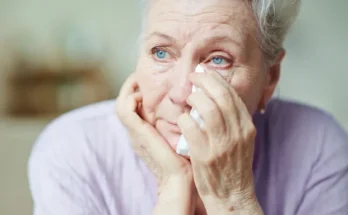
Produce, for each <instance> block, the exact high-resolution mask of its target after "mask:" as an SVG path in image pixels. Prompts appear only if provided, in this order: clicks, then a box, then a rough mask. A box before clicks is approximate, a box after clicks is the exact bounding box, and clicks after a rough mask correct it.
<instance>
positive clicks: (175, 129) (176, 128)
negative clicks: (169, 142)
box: [166, 121, 181, 134]
mask: <svg viewBox="0 0 348 215" xmlns="http://www.w3.org/2000/svg"><path fill="white" fill-rule="evenodd" d="M166 122H167V124H168V126H169V129H170V131H171V132H173V133H176V134H181V130H180V128H179V126H178V124H176V123H175V122H170V121H166Z"/></svg>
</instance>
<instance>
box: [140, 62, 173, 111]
mask: <svg viewBox="0 0 348 215" xmlns="http://www.w3.org/2000/svg"><path fill="white" fill-rule="evenodd" d="M149 61H150V60H149V59H143V60H140V61H139V62H138V66H137V70H136V80H137V83H138V85H139V90H140V92H142V94H143V108H144V111H145V114H154V111H155V110H156V107H157V106H158V105H159V103H160V102H161V101H162V100H163V98H164V97H165V95H166V94H167V91H168V83H167V82H168V80H169V78H168V77H167V76H168V74H167V73H162V72H159V71H161V70H162V69H163V68H160V67H156V66H154V64H152V63H151V62H149Z"/></svg>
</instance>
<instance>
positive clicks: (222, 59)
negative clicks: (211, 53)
mask: <svg viewBox="0 0 348 215" xmlns="http://www.w3.org/2000/svg"><path fill="white" fill-rule="evenodd" d="M224 60H225V59H224V58H223V57H213V59H212V61H213V63H215V64H218V65H219V64H221V63H223V61H224Z"/></svg>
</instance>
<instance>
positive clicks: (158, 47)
mask: <svg viewBox="0 0 348 215" xmlns="http://www.w3.org/2000/svg"><path fill="white" fill-rule="evenodd" d="M157 51H164V52H166V53H167V54H168V55H169V56H171V57H172V53H171V52H170V51H169V50H167V49H166V48H165V47H160V46H156V47H154V48H152V49H151V50H150V54H151V56H152V58H153V59H154V60H156V61H158V62H164V63H166V62H168V61H167V60H161V59H158V58H157V57H156V56H155V54H156V52H157ZM216 52H217V51H216ZM214 58H222V59H223V60H225V61H226V62H227V63H228V64H229V65H228V66H224V67H219V66H215V68H218V69H228V68H230V67H231V66H232V64H233V58H228V57H225V56H223V55H219V54H218V55H211V56H210V57H209V58H208V60H205V61H203V62H205V63H207V62H210V61H212V60H213V59H214Z"/></svg>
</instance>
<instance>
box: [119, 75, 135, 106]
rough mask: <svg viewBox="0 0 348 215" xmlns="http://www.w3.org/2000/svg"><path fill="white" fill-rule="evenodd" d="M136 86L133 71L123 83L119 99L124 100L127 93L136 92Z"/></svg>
mask: <svg viewBox="0 0 348 215" xmlns="http://www.w3.org/2000/svg"><path fill="white" fill-rule="evenodd" d="M138 87H139V86H138V83H137V82H136V80H135V73H133V74H131V75H130V76H129V77H128V78H127V79H126V81H125V82H124V83H123V85H122V87H121V90H120V94H119V99H120V100H125V99H126V98H127V96H128V95H130V94H132V93H134V92H136V90H137V88H138Z"/></svg>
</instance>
